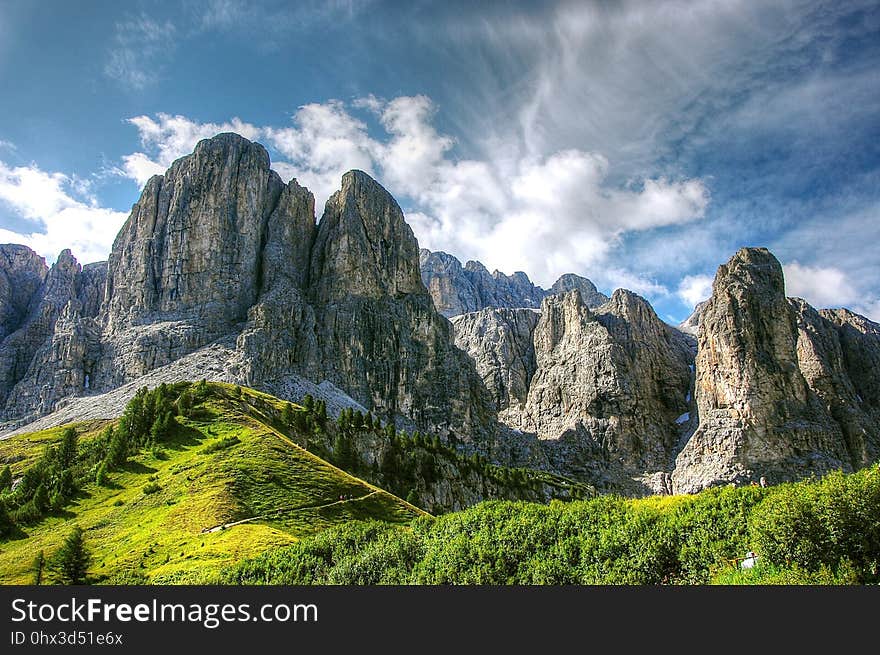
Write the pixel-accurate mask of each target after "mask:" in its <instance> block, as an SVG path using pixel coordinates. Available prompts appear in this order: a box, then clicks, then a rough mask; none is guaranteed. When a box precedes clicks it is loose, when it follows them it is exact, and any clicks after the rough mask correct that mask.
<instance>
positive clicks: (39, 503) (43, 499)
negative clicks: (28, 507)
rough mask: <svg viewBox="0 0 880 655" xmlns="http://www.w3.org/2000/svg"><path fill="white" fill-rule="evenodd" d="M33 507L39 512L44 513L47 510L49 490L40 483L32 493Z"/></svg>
mask: <svg viewBox="0 0 880 655" xmlns="http://www.w3.org/2000/svg"><path fill="white" fill-rule="evenodd" d="M34 507H36V508H37V510H39V511H40V512H45V511H46V510H47V509H49V490H48V489H46V485H45V484H44V483H42V482H41V483H40V485H39V486H38V487H37V490H36V491H35V492H34Z"/></svg>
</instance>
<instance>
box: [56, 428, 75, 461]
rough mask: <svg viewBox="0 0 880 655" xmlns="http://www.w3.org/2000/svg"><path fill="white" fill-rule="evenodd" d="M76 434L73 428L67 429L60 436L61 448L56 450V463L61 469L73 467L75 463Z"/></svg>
mask: <svg viewBox="0 0 880 655" xmlns="http://www.w3.org/2000/svg"><path fill="white" fill-rule="evenodd" d="M76 453H77V434H76V430H75V429H74V428H73V427H67V428H65V429H64V432H63V433H62V434H61V446H60V448H59V450H58V463H59V464H60V466H61V468H62V469H67V468H70V467H71V466H73V464H74V462H76Z"/></svg>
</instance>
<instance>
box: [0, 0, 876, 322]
mask: <svg viewBox="0 0 880 655" xmlns="http://www.w3.org/2000/svg"><path fill="white" fill-rule="evenodd" d="M483 5H488V6H483ZM0 80H2V87H0V88H2V89H3V93H2V95H0V242H19V243H27V244H28V245H31V247H33V248H34V249H36V250H37V251H38V252H39V253H40V254H41V255H43V256H45V257H46V258H47V260H49V261H52V260H54V258H55V257H56V256H57V254H58V252H59V251H60V250H61V249H62V248H64V247H71V248H72V249H73V251H74V254H75V255H77V257H78V258H80V259H81V261H83V262H86V261H94V260H98V259H102V258H104V257H106V254H107V252H108V251H109V247H110V245H111V244H112V241H113V238H114V236H115V234H116V231H117V230H118V228H119V227H120V226H121V224H122V222H123V221H124V220H125V218H126V215H127V212H128V211H129V210H130V207H131V205H132V203H134V202H135V201H136V200H137V197H138V195H139V190H140V188H141V186H142V184H143V182H144V181H145V180H146V179H147V178H148V177H149V175H151V174H153V173H155V172H161V171H163V170H164V169H165V168H166V167H167V165H168V164H169V163H170V162H171V161H173V160H174V159H175V158H177V157H179V156H182V155H184V154H186V153H188V152H190V151H191V149H192V147H193V146H194V144H195V143H196V142H197V141H198V140H199V139H200V138H204V137H207V136H211V135H213V134H214V133H216V132H219V131H227V130H233V131H238V132H240V133H242V134H244V135H245V136H247V137H248V138H252V139H255V140H257V141H259V142H260V143H262V144H264V145H265V146H266V147H267V148H268V150H269V152H270V155H271V157H272V160H273V167H274V168H275V169H276V170H277V171H278V172H279V173H280V174H281V175H282V177H284V178H285V180H287V179H290V178H291V177H296V178H297V179H298V180H299V181H300V182H301V183H302V184H305V185H306V186H307V187H309V188H310V189H311V190H312V191H313V192H314V193H315V195H316V198H317V201H318V208H319V209H318V211H319V213H320V210H321V209H322V208H323V202H324V200H326V198H327V196H329V194H330V193H332V192H333V190H334V189H335V188H336V187H337V186H338V184H339V179H340V177H341V175H342V173H343V172H345V171H346V170H349V169H351V168H361V169H364V170H366V171H367V172H369V173H371V174H372V175H374V176H375V177H376V178H377V179H378V180H379V181H380V182H381V183H382V184H384V185H385V186H386V187H387V188H388V189H389V190H390V191H391V192H392V193H393V194H394V195H395V197H397V199H398V201H399V202H400V204H401V206H402V207H403V208H404V210H405V212H406V213H407V217H408V220H409V221H410V223H411V224H412V226H413V229H414V230H415V233H416V235H417V236H418V238H419V241H420V243H421V244H422V245H423V246H425V247H429V248H432V249H439V250H446V251H447V252H451V253H453V254H455V255H456V256H458V257H459V258H460V259H462V261H465V260H467V259H479V260H481V261H482V262H483V263H484V264H486V265H487V266H488V267H489V268H490V269H494V268H498V269H500V270H502V271H505V272H508V273H510V272H513V271H514V270H524V271H525V272H527V273H528V274H529V275H530V276H531V277H532V278H533V279H534V280H535V281H536V282H538V283H540V284H542V285H544V286H549V284H551V283H552V281H553V280H554V279H555V278H556V277H557V276H558V275H560V274H561V273H564V272H569V271H571V272H576V273H580V274H583V275H586V276H588V277H590V278H591V279H593V280H594V281H595V282H596V284H597V285H598V286H599V287H600V289H602V290H604V291H611V290H613V289H614V288H616V287H619V286H622V287H627V288H630V289H633V290H635V291H637V292H639V293H641V294H642V295H644V296H646V297H647V298H649V299H650V300H651V302H652V303H653V304H654V306H655V308H656V309H657V311H658V314H660V316H661V317H663V318H664V319H666V320H669V321H671V322H677V321H679V320H681V319H683V318H684V317H685V316H686V315H687V314H688V313H689V312H690V309H691V308H692V306H693V304H694V303H695V302H696V301H698V300H700V299H702V298H704V297H706V296H707V295H708V293H709V284H710V282H711V278H712V276H713V275H714V272H715V270H716V268H717V266H718V265H719V264H720V263H722V262H723V261H725V260H726V259H727V258H728V257H729V256H730V255H731V254H732V253H733V252H734V251H735V250H736V249H737V248H739V247H742V246H746V245H753V246H754V245H762V246H767V247H769V248H770V249H771V250H772V251H773V252H774V253H775V254H776V255H777V257H779V259H780V260H781V261H782V262H783V265H784V267H785V271H786V284H787V290H788V293H789V294H790V295H799V296H802V297H805V298H806V299H807V300H808V301H810V302H812V303H813V304H815V305H817V306H821V307H828V306H841V305H843V306H849V307H851V308H853V309H855V310H856V311H859V312H861V313H864V314H866V315H868V316H871V317H872V318H874V319H875V320H880V254H878V252H880V251H878V248H877V242H878V236H880V5H878V3H876V2H815V1H813V2H806V1H804V2H798V1H791V2H780V1H772V2H770V1H768V2H761V1H759V0H748V1H746V0H742V1H735V0H725V1H721V0H718V1H707V0H694V1H690V2H573V3H566V2H558V3H551V2H548V3H534V2H533V3H502V2H495V3H469V2H465V3H453V2H444V3H427V2H424V3H419V2H415V3H402V2H385V3H383V2H300V3H291V2H271V1H268V0H266V1H263V2H260V1H248V2H245V1H244V0H205V1H199V0H191V1H187V0H184V1H182V2H174V3H170V2H169V3H154V2H150V3H147V2H143V3H139V2H137V1H132V2H125V3H119V2H98V1H93V2H87V1H84V2H77V3H66V2H60V1H58V2H49V1H48V0H44V1H42V2H36V1H30V0H12V1H9V0H6V1H4V2H2V3H0Z"/></svg>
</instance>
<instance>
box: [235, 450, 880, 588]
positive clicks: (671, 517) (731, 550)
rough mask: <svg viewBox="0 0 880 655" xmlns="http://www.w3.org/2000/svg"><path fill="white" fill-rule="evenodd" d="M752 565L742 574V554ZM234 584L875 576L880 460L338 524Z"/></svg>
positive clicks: (879, 554)
mask: <svg viewBox="0 0 880 655" xmlns="http://www.w3.org/2000/svg"><path fill="white" fill-rule="evenodd" d="M750 550H751V551H754V552H756V553H757V555H758V559H757V566H755V567H754V568H752V569H749V570H743V569H741V568H740V566H739V561H740V560H741V559H742V558H743V556H744V555H745V554H746V553H747V552H748V551H750ZM223 577H224V580H225V581H226V582H228V583H236V584H328V583H330V584H492V585H498V584H502V585H503V584H589V585H595V584H710V583H711V584H725V585H727V584H858V583H868V584H875V583H877V582H878V581H880V468H878V467H877V466H875V467H872V468H870V469H866V470H863V471H860V472H858V473H854V474H851V475H844V474H841V473H833V474H831V475H829V476H827V477H826V478H824V479H822V480H811V481H805V482H800V483H795V484H785V485H780V486H777V487H771V488H767V489H763V488H759V487H742V488H731V487H724V488H715V489H710V490H707V491H704V492H703V493H700V494H697V495H692V496H690V495H689V496H663V497H650V498H644V499H638V500H627V499H623V498H619V497H615V496H602V497H599V498H595V499H591V500H586V501H574V502H568V503H562V502H557V501H554V502H551V503H550V504H549V505H539V504H535V503H526V502H509V501H490V502H486V503H482V504H479V505H477V506H474V507H471V508H469V509H467V510H465V511H462V512H455V513H451V514H445V515H443V516H439V517H437V518H432V517H423V518H418V519H416V520H415V521H413V522H412V523H411V524H410V525H407V526H399V525H398V526H391V525H387V524H380V523H375V522H373V523H361V524H349V525H345V526H338V527H335V528H333V529H331V530H328V531H325V532H322V533H320V534H318V535H315V536H313V537H309V538H307V539H303V540H302V541H300V542H299V543H297V544H295V545H293V546H291V547H288V548H283V549H277V550H274V551H272V552H269V553H266V554H264V555H263V556H261V557H258V558H256V559H253V560H249V561H245V562H242V563H240V564H238V565H236V566H234V567H232V568H231V569H229V570H227V571H226V572H225V573H224V576H223Z"/></svg>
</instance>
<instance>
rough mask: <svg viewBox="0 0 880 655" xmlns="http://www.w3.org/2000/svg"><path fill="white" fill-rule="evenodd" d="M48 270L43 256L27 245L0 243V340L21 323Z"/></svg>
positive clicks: (0, 341)
mask: <svg viewBox="0 0 880 655" xmlns="http://www.w3.org/2000/svg"><path fill="white" fill-rule="evenodd" d="M48 272H49V269H48V267H47V266H46V262H45V261H44V260H43V258H42V257H40V256H39V255H37V253H35V252H34V251H33V250H31V249H30V248H28V247H27V246H18V245H14V244H3V245H0V343H2V342H3V340H4V339H5V338H6V337H7V336H9V335H10V334H12V333H13V332H15V331H16V330H17V329H18V328H20V327H21V325H22V324H23V323H24V321H25V319H26V318H27V315H28V310H29V308H30V307H31V303H32V301H33V300H34V296H35V295H36V293H37V291H38V290H39V289H40V287H41V286H42V285H43V280H45V279H46V274H47V273H48Z"/></svg>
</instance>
